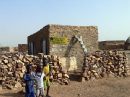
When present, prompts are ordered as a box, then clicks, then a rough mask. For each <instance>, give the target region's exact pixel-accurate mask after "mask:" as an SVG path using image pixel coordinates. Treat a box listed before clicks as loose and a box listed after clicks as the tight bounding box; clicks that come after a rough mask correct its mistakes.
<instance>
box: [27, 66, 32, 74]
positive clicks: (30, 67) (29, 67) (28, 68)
mask: <svg viewBox="0 0 130 97" xmlns="http://www.w3.org/2000/svg"><path fill="white" fill-rule="evenodd" d="M26 69H27V73H31V72H32V65H31V64H28V65H27V66H26Z"/></svg>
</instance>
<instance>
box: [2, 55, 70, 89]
mask: <svg viewBox="0 0 130 97" xmlns="http://www.w3.org/2000/svg"><path fill="white" fill-rule="evenodd" d="M47 58H48V59H51V60H52V58H51V57H49V56H47ZM51 60H50V61H49V62H50V63H51V71H52V76H51V78H52V80H53V81H54V80H57V81H58V82H60V83H62V84H63V83H65V84H68V78H69V76H68V75H67V72H65V71H63V70H62V66H60V64H61V63H58V61H57V62H56V63H58V64H56V63H55V62H54V61H51ZM29 63H30V64H32V67H33V70H34V72H35V69H36V67H37V65H39V64H40V58H39V57H38V56H31V55H27V54H24V53H22V54H19V53H6V54H3V55H0V85H1V86H2V88H8V89H13V88H15V87H16V88H18V87H23V86H24V83H23V75H24V73H25V70H26V65H27V64H29Z"/></svg>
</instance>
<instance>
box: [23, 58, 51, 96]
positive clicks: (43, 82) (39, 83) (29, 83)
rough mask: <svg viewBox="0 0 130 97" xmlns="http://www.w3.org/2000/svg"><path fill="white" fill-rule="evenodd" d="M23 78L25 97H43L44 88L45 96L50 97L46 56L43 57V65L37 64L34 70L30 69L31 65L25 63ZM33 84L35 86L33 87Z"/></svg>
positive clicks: (48, 67) (48, 69)
mask: <svg viewBox="0 0 130 97" xmlns="http://www.w3.org/2000/svg"><path fill="white" fill-rule="evenodd" d="M23 79H24V82H25V84H26V86H25V92H26V93H25V97H40V96H42V97H45V93H44V90H45V89H46V97H50V96H49V88H50V66H49V64H48V60H47V59H46V58H44V59H43V65H41V64H39V65H37V68H36V71H35V72H33V71H32V65H31V64H27V66H26V72H25V74H24V76H23ZM35 86H36V88H34V87H35ZM35 90H36V91H35Z"/></svg>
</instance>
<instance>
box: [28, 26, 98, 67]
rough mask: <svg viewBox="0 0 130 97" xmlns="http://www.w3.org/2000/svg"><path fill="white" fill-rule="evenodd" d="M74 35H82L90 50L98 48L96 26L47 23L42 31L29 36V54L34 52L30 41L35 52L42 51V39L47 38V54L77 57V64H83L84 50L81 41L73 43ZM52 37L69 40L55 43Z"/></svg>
mask: <svg viewBox="0 0 130 97" xmlns="http://www.w3.org/2000/svg"><path fill="white" fill-rule="evenodd" d="M74 35H77V36H82V38H83V42H84V44H85V46H86V47H87V50H88V52H93V51H95V50H97V49H98V29H97V27H95V26H66V25H65V26H64V25H47V26H45V27H43V28H42V29H41V30H40V31H38V32H36V33H34V34H32V35H30V36H29V37H28V47H29V50H28V52H29V54H32V53H31V49H30V48H31V47H30V43H33V44H34V45H33V48H34V49H33V50H34V53H33V54H37V53H42V52H43V48H44V47H43V46H42V40H46V48H45V49H46V51H47V53H45V54H50V55H57V56H63V57H76V59H78V62H77V64H79V65H80V66H81V65H82V63H83V57H84V52H83V50H82V48H81V45H80V43H79V42H76V43H74V44H71V39H72V37H73V36H74ZM52 37H59V38H62V37H66V38H67V40H68V42H67V44H53V43H51V41H50V39H51V38H52ZM70 44H71V46H72V47H71V48H69V47H70ZM68 51H69V52H68ZM43 53H44V52H43Z"/></svg>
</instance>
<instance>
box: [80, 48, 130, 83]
mask: <svg viewBox="0 0 130 97" xmlns="http://www.w3.org/2000/svg"><path fill="white" fill-rule="evenodd" d="M82 71H83V72H82V81H85V80H93V79H99V78H103V77H127V76H128V75H129V67H128V64H127V56H126V54H125V52H118V51H116V50H115V51H96V52H95V53H93V54H88V55H86V56H85V58H84V64H83V68H82Z"/></svg>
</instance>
